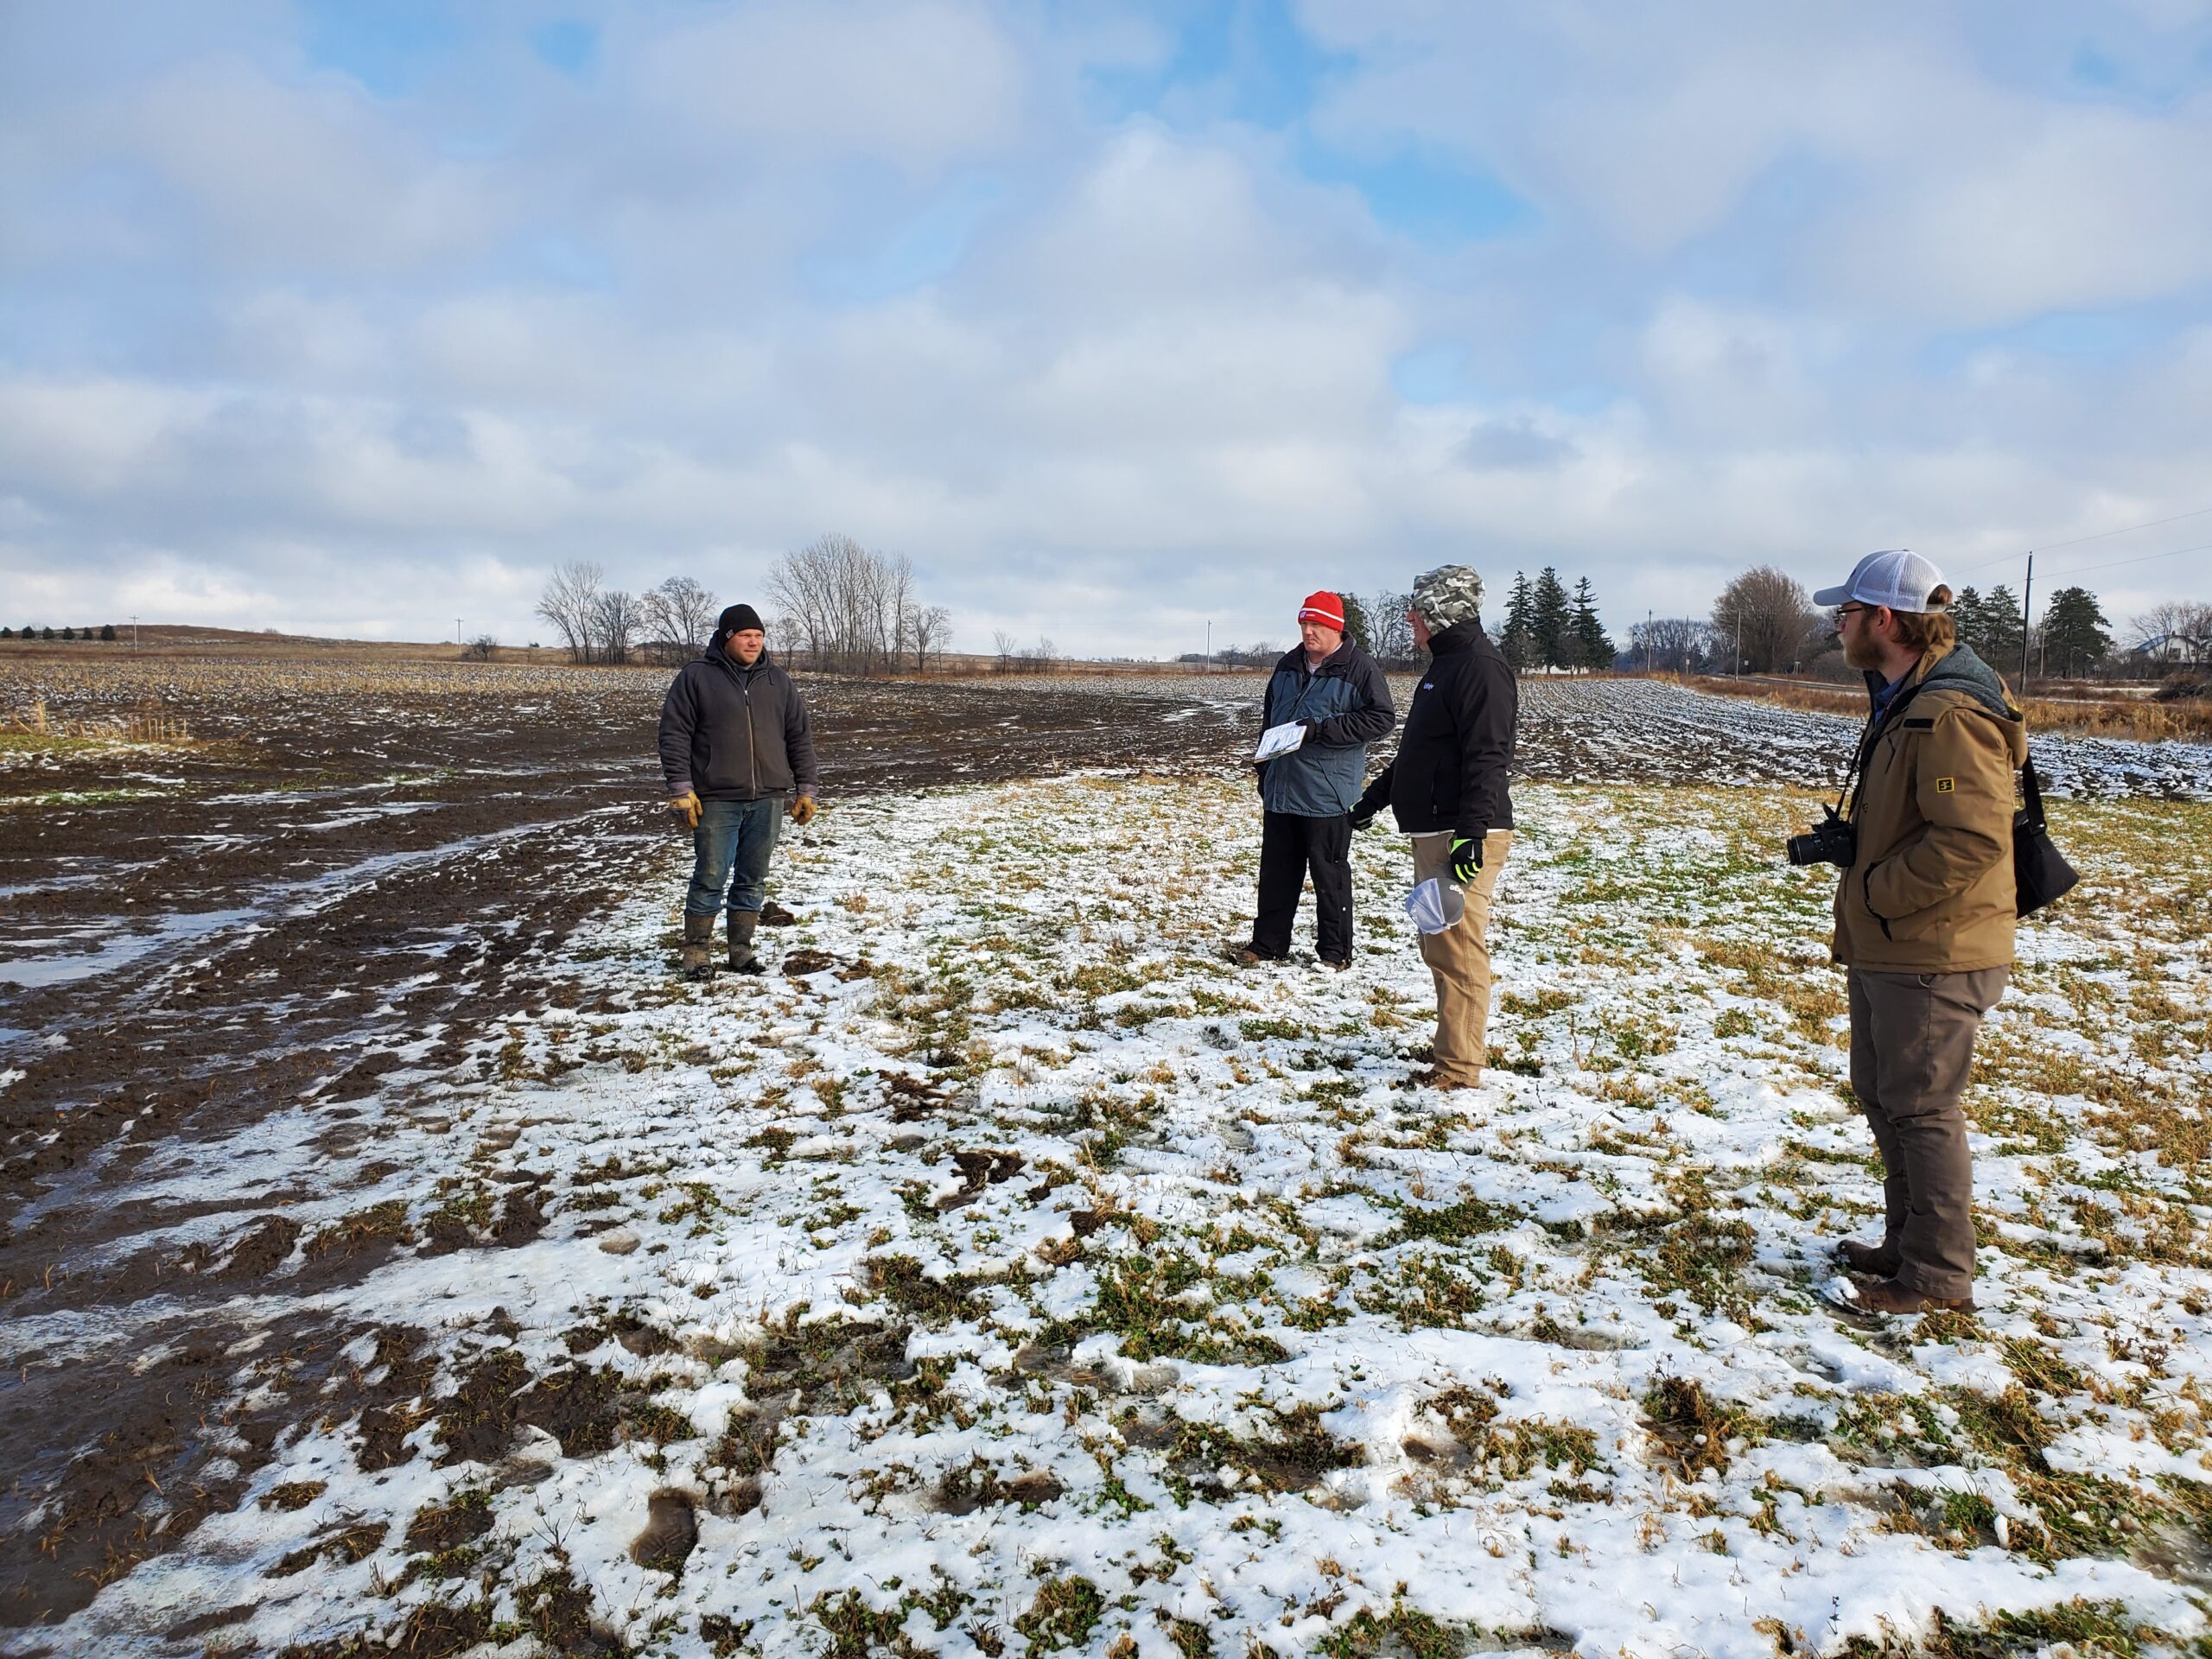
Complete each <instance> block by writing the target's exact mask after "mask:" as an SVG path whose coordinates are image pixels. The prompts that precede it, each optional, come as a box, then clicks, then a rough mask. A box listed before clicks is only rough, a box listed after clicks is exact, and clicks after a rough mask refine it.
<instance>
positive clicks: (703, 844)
mask: <svg viewBox="0 0 2212 1659" xmlns="http://www.w3.org/2000/svg"><path fill="white" fill-rule="evenodd" d="M767 646H768V635H767V631H766V629H765V628H763V627H762V626H760V613H759V612H758V611H756V610H754V609H753V607H751V606H750V605H733V606H731V607H729V608H728V610H726V611H724V612H723V613H721V618H720V620H717V621H716V623H715V637H714V638H713V639H710V640H709V641H708V642H707V650H706V654H705V655H704V656H702V657H701V658H699V660H698V661H696V662H695V663H687V664H684V666H683V671H681V672H679V673H678V674H677V677H676V683H674V684H673V685H671V686H670V687H669V688H668V697H667V700H666V701H665V702H663V703H662V704H661V709H660V766H661V771H662V772H664V774H665V775H666V777H667V779H668V810H670V811H671V812H673V813H675V814H676V815H677V817H680V818H682V819H683V822H684V824H685V826H686V827H687V828H689V829H690V831H691V844H692V848H693V850H694V853H695V857H694V860H693V862H692V867H691V885H690V889H689V890H688V891H687V892H686V893H685V894H684V897H683V974H684V976H685V977H686V978H687V979H709V978H712V977H713V976H714V971H715V968H714V959H713V956H712V946H713V944H714V938H715V911H716V910H718V909H720V908H721V904H722V895H723V892H724V890H725V889H727V890H728V895H729V946H728V952H729V953H728V965H729V966H730V967H731V968H732V969H734V970H735V971H736V972H738V973H741V974H757V973H759V972H760V970H761V969H760V957H757V956H756V955H754V954H753V929H754V928H756V927H757V926H759V925H760V906H762V904H764V903H765V902H766V899H767V881H768V855H769V854H771V853H772V852H773V851H775V849H776V836H777V832H778V831H779V829H781V828H782V827H783V817H784V812H785V803H787V802H788V803H789V805H790V811H791V817H792V819H793V820H794V821H795V822H797V823H801V824H804V823H807V822H809V821H810V819H812V817H814V810H815V809H814V790H815V785H816V784H817V781H818V780H819V776H820V774H819V773H818V772H817V770H816V768H815V763H814V727H813V722H812V721H811V720H810V717H809V716H808V715H807V712H806V699H805V698H804V697H802V696H799V694H798V687H797V686H796V685H794V684H792V683H791V676H790V675H788V674H786V673H785V672H784V671H783V670H782V669H780V668H779V667H777V666H776V664H774V663H773V662H772V661H770V660H769V657H768V650H767ZM733 877H734V880H733V879H732V878H733Z"/></svg>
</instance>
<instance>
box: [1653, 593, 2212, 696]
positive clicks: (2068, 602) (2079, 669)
mask: <svg viewBox="0 0 2212 1659" xmlns="http://www.w3.org/2000/svg"><path fill="white" fill-rule="evenodd" d="M1950 615H1951V619H1952V620H1953V622H1954V623H1955V624H1956V626H1957V627H1958V632H1959V638H1960V639H1962V640H1964V641H1965V642H1966V643H1967V645H1971V646H1972V647H1973V648H1974V654H1975V655H1976V656H1978V657H1980V658H1981V659H1982V660H1983V661H1985V662H1986V663H1988V664H1990V665H1991V666H1992V667H1993V668H1995V669H1997V670H1998V671H1999V672H2001V673H2003V674H2005V675H2006V676H2007V677H2018V674H2019V672H2020V666H2021V663H2022V659H2023V653H2024V654H2025V657H2026V660H2027V664H2028V668H2029V671H2030V673H2031V675H2032V676H2033V677H2037V678H2041V677H2046V676H2049V677H2058V678H2062V679H2073V678H2080V677H2087V676H2092V675H2098V674H2111V673H2114V672H2120V671H2126V670H2128V669H2130V668H2138V667H2148V668H2152V669H2153V670H2154V671H2155V669H2156V667H2157V666H2158V665H2160V664H2171V663H2189V664H2202V663H2204V662H2207V661H2212V605H2205V604H2201V603H2197V602H2195V601H2171V602H2169V603H2166V604H2163V605H2158V606H2154V607H2152V609H2150V610H2149V611H2146V612H2145V613H2142V614H2141V615H2139V616H2137V617H2135V618H2134V619H2133V620H2132V623H2131V625H2130V626H2131V629H2132V631H2133V633H2134V635H2135V643H2134V645H2133V647H2130V648H2127V649H2115V645H2114V640H2113V633H2112V622H2111V620H2110V619H2109V618H2107V616H2106V615H2105V613H2104V611H2103V609H2102V607H2101V604H2100V603H2099V601H2098V599H2097V596H2096V595H2095V594H2094V593H2092V592H2091V591H2090V590H2089V589H2088V588H2083V587H2079V586H2072V587H2064V588H2056V589H2054V590H2053V591H2052V592H2051V594H2050V597H2049V598H2048V599H2047V600H2046V601H2044V612H2043V615H2042V617H2041V618H2040V620H2037V623H2036V624H2035V626H2033V627H2032V628H2031V627H2030V626H2028V620H2027V617H2026V615H2025V607H2024V606H2023V604H2022V603H2021V601H2020V599H2019V597H2018V595H2017V594H2014V593H2013V591H2012V588H2011V587H2010V586H2009V585H2006V584H2003V583H1999V585H1998V586H1996V587H1994V588H1990V589H1989V591H1988V592H1987V593H1986V594H1985V593H1983V592H1981V591H1980V589H1979V588H1960V589H1959V590H1958V592H1957V593H1956V594H1955V595H1954V596H1953V598H1952V601H1951V605H1950ZM2146 647H2149V648H2150V649H2148V650H2146V649H2145V648H2146ZM1628 655H1629V656H1630V658H1632V659H1633V662H1632V665H1633V666H1636V667H1639V668H1643V667H1648V668H1649V669H1650V670H1651V671H1653V672H1656V673H1675V674H1714V673H1719V674H1732V673H1746V674H1788V673H1800V672H1808V673H1811V674H1814V675H1815V676H1817V677H1822V678H1832V679H1839V680H1849V679H1855V678H1856V677H1857V671H1856V670H1854V669H1852V668H1850V667H1848V666H1847V664H1845V663H1844V662H1843V654H1842V652H1841V651H1840V649H1839V648H1838V647H1837V645H1836V644H1835V620H1834V613H1833V612H1830V611H1823V610H1820V609H1816V608H1815V606H1814V604H1813V601H1812V595H1811V594H1809V593H1808V592H1807V591H1806V589H1805V588H1804V587H1803V585H1802V583H1800V582H1796V580H1795V579H1793V578H1792V577H1790V576H1789V575H1786V574H1785V573H1783V571H1781V570H1779V569H1776V568H1775V567H1774V566H1772V565H1762V566H1759V567H1758V569H1751V570H1746V571H1745V572H1743V573H1742V574H1741V575H1738V576H1736V577H1735V578H1734V579H1733V580H1732V581H1731V582H1729V583H1728V585H1727V586H1726V588H1722V589H1721V592H1720V596H1719V598H1718V599H1717V600H1715V601H1713V609H1712V611H1711V613H1709V614H1708V615H1707V616H1704V617H1688V616H1676V617H1657V618H1654V619H1652V620H1649V621H1645V622H1640V623H1638V624H1637V626H1635V627H1633V628H1631V629H1630V631H1629V652H1628Z"/></svg>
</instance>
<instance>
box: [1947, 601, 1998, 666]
mask: <svg viewBox="0 0 2212 1659" xmlns="http://www.w3.org/2000/svg"><path fill="white" fill-rule="evenodd" d="M1950 617H1951V623H1952V626H1955V628H1957V629H1958V631H1959V638H1960V639H1963V640H1965V641H1966V642H1967V644H1968V645H1972V646H1973V647H1974V651H1975V652H1976V654H1977V655H1979V654H1980V650H1981V641H1982V639H1984V638H1986V635H1987V632H1988V628H1989V620H1988V618H1987V616H1986V614H1985V613H1984V612H1983V610H1982V601H1981V595H1980V594H1978V593H1976V592H1975V591H1974V589H1973V588H1960V589H1959V592H1958V596H1957V597H1956V598H1955V599H1954V600H1952V601H1951V610H1950Z"/></svg>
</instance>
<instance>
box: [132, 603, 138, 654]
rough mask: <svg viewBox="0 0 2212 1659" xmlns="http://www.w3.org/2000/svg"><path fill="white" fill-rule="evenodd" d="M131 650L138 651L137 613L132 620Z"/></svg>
mask: <svg viewBox="0 0 2212 1659" xmlns="http://www.w3.org/2000/svg"><path fill="white" fill-rule="evenodd" d="M130 649H131V650H133V651H136V650H137V649H138V618H137V613H135V612H134V613H132V615H131V618H130Z"/></svg>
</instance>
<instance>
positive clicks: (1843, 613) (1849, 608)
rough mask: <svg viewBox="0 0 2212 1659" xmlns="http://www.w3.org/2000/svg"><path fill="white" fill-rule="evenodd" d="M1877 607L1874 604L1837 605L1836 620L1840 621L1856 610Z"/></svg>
mask: <svg viewBox="0 0 2212 1659" xmlns="http://www.w3.org/2000/svg"><path fill="white" fill-rule="evenodd" d="M1876 608H1878V607H1875V606H1872V605H1839V606H1837V607H1835V620H1837V621H1839V622H1840V621H1842V620H1843V619H1844V618H1845V617H1847V616H1849V615H1851V614H1853V613H1854V612H1858V611H1871V610H1874V609H1876Z"/></svg>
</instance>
